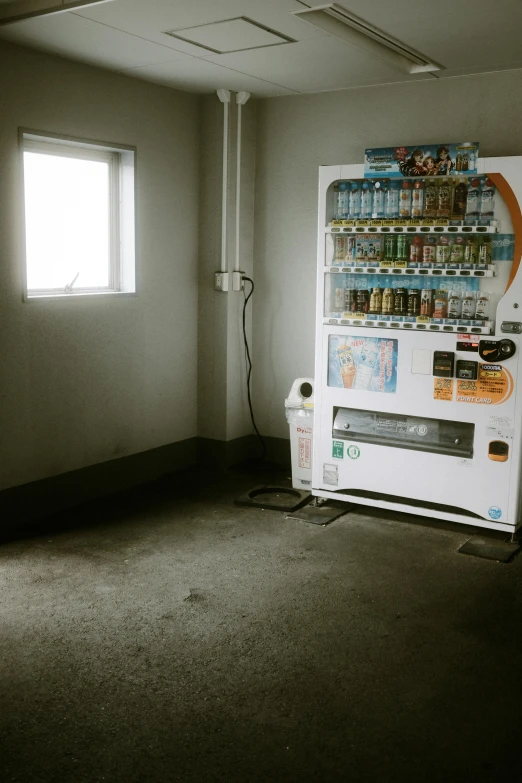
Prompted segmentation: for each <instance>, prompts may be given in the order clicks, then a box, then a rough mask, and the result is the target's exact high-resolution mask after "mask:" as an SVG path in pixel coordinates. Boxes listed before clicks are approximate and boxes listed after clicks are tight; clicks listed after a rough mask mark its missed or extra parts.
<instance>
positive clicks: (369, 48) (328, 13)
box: [291, 3, 442, 73]
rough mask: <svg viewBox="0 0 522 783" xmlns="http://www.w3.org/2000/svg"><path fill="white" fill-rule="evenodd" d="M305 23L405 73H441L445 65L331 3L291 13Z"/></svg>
mask: <svg viewBox="0 0 522 783" xmlns="http://www.w3.org/2000/svg"><path fill="white" fill-rule="evenodd" d="M291 13H292V14H293V15H294V16H297V17H298V18H299V19H302V20H303V22H308V23H309V24H313V25H314V27H319V28H320V29H321V30H324V31H325V32H326V33H329V34H330V35H333V36H335V37H336V38H340V39H341V40H342V41H345V42H346V43H348V44H351V45H352V46H354V47H355V48H356V49H361V50H362V51H363V52H367V53H368V54H373V55H374V56H375V57H379V58H380V59H381V60H385V61H386V62H387V63H388V64H389V65H391V66H393V67H394V68H398V69H399V70H400V71H404V72H406V73H426V72H430V71H440V70H441V69H442V65H438V64H437V63H434V62H433V61H432V60H429V59H427V58H426V57H424V56H423V55H422V54H419V52H416V51H414V50H413V49H410V48H409V47H407V46H405V45H404V44H403V43H401V42H400V41H397V40H396V39H395V38H391V37H390V36H389V35H386V34H385V33H383V32H382V31H381V30H378V29H377V27H374V26H373V25H371V24H369V23H368V22H365V21H364V19H360V18H359V17H358V16H355V14H352V13H351V12H350V11H347V10H346V9H345V8H341V6H339V5H336V3H328V4H327V5H317V6H314V7H313V8H304V9H303V10H302V11H291Z"/></svg>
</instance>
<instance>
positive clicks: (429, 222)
mask: <svg viewBox="0 0 522 783" xmlns="http://www.w3.org/2000/svg"><path fill="white" fill-rule="evenodd" d="M422 225H423V226H434V225H435V220H434V219H433V218H424V219H423V221H422Z"/></svg>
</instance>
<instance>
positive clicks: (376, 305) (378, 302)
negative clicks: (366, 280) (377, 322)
mask: <svg viewBox="0 0 522 783" xmlns="http://www.w3.org/2000/svg"><path fill="white" fill-rule="evenodd" d="M381 310H382V291H381V289H380V288H374V289H373V291H372V295H371V297H370V310H369V312H370V313H371V314H372V315H380V314H381Z"/></svg>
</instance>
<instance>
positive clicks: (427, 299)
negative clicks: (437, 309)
mask: <svg viewBox="0 0 522 783" xmlns="http://www.w3.org/2000/svg"><path fill="white" fill-rule="evenodd" d="M432 313H433V291H432V290H431V288H423V289H422V291H421V298H420V314H421V315H427V316H428V317H429V318H431V314H432Z"/></svg>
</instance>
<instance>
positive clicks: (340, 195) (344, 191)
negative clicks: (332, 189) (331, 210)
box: [335, 182, 348, 220]
mask: <svg viewBox="0 0 522 783" xmlns="http://www.w3.org/2000/svg"><path fill="white" fill-rule="evenodd" d="M335 217H336V218H337V220H342V219H343V218H347V217H348V185H347V183H346V182H340V183H339V187H338V189H337V209H336V214H335Z"/></svg>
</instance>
